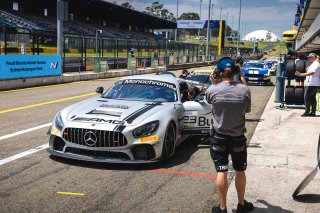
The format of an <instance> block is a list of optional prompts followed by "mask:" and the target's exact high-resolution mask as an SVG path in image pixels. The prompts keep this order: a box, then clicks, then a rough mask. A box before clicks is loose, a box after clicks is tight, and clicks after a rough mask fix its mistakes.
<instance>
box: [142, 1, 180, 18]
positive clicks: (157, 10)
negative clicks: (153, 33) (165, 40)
mask: <svg viewBox="0 0 320 213" xmlns="http://www.w3.org/2000/svg"><path fill="white" fill-rule="evenodd" d="M144 12H145V13H147V14H149V15H153V16H157V17H159V18H163V19H167V20H170V21H176V18H175V17H174V15H173V13H170V12H169V10H167V9H165V8H163V4H160V3H159V2H158V1H156V2H153V3H152V4H151V6H150V7H146V8H145V10H144Z"/></svg>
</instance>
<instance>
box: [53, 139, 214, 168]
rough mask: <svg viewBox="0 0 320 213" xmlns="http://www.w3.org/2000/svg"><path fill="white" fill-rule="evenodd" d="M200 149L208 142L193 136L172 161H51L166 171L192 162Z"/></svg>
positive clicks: (98, 166) (96, 166)
mask: <svg viewBox="0 0 320 213" xmlns="http://www.w3.org/2000/svg"><path fill="white" fill-rule="evenodd" d="M199 148H201V149H202V148H209V146H208V144H207V142H206V141H205V140H202V139H201V137H196V136H193V137H191V138H188V139H186V140H185V141H184V142H183V143H182V144H180V145H179V146H178V147H177V148H176V153H175V155H174V156H173V158H172V159H170V160H169V161H165V162H162V161H160V162H154V163H143V164H135V163H128V164H125V163H123V164H122V163H101V162H88V161H80V160H73V159H67V158H62V157H57V156H53V155H50V159H52V160H54V161H56V162H60V163H63V164H68V165H72V166H78V167H86V168H93V169H105V170H153V169H160V168H161V169H165V168H167V169H168V168H171V167H174V166H177V165H180V164H183V163H185V162H187V161H189V160H190V158H191V156H192V155H193V153H195V152H196V151H197V150H198V149H199Z"/></svg>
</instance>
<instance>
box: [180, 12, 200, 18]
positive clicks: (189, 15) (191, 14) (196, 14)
mask: <svg viewBox="0 0 320 213" xmlns="http://www.w3.org/2000/svg"><path fill="white" fill-rule="evenodd" d="M178 19H180V20H199V19H200V17H199V15H198V13H182V15H181V16H180V17H179V18H178Z"/></svg>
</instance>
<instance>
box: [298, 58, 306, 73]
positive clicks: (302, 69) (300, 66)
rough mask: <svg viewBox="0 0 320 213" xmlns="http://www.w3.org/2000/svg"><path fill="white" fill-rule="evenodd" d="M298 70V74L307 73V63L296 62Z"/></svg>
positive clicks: (302, 61)
mask: <svg viewBox="0 0 320 213" xmlns="http://www.w3.org/2000/svg"><path fill="white" fill-rule="evenodd" d="M296 70H297V71H298V72H301V73H304V72H306V61H304V60H297V62H296Z"/></svg>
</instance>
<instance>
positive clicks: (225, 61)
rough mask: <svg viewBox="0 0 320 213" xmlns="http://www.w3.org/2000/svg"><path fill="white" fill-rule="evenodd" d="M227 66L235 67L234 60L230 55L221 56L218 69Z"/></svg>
mask: <svg viewBox="0 0 320 213" xmlns="http://www.w3.org/2000/svg"><path fill="white" fill-rule="evenodd" d="M227 67H231V68H232V69H233V68H234V67H235V64H234V60H233V59H231V58H230V57H223V58H220V59H219V61H218V63H217V70H219V71H224V69H225V68H227Z"/></svg>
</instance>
